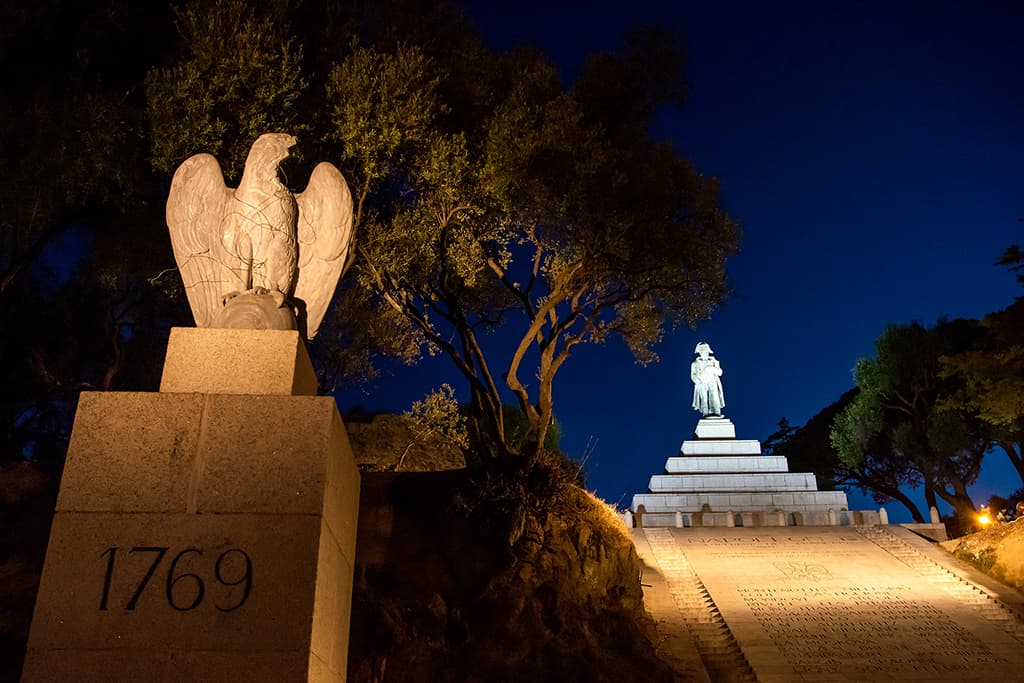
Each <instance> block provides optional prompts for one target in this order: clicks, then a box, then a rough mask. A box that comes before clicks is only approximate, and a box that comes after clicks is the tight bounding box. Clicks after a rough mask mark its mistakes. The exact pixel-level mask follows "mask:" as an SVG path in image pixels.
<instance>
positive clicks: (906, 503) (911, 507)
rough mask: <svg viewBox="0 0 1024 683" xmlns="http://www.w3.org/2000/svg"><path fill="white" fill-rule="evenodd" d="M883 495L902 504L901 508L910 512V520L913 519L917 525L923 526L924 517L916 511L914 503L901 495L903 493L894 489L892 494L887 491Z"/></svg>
mask: <svg viewBox="0 0 1024 683" xmlns="http://www.w3.org/2000/svg"><path fill="white" fill-rule="evenodd" d="M885 494H886V495H887V496H889V497H890V498H892V499H893V500H898V501H899V502H901V503H903V506H904V507H906V508H907V509H908V510H910V517H911V519H913V520H914V521H915V522H917V523H918V524H924V515H922V514H921V511H920V510H919V509H918V507H917V505H916V504H915V503H914V501H912V500H910V497H909V496H907V495H906V494H905V493H903V491H900V490H899V489H896V490H895V491H892V492H889V491H887V492H885Z"/></svg>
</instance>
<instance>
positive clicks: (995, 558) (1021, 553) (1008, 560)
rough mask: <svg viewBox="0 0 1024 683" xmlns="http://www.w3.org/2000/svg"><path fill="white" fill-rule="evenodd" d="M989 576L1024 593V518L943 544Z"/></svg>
mask: <svg viewBox="0 0 1024 683" xmlns="http://www.w3.org/2000/svg"><path fill="white" fill-rule="evenodd" d="M942 547H943V548H945V549H946V550H948V551H949V552H951V553H953V554H954V555H955V556H956V557H958V558H960V559H961V560H964V561H965V562H969V563H970V564H972V565H974V566H975V567H977V568H978V569H980V570H981V571H983V572H985V573H986V574H988V575H989V576H991V577H993V578H995V579H998V580H999V581H1002V582H1003V583H1005V584H1007V585H1009V586H1013V587H1014V588H1016V589H1017V590H1024V518H1021V519H1019V520H1018V521H1016V522H1010V523H1009V524H999V525H997V526H993V527H990V528H988V529H985V530H983V531H978V532H976V533H973V534H969V535H967V536H961V537H960V538H955V539H953V540H952V541H946V542H944V543H942Z"/></svg>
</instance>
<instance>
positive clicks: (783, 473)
mask: <svg viewBox="0 0 1024 683" xmlns="http://www.w3.org/2000/svg"><path fill="white" fill-rule="evenodd" d="M695 437H696V438H695V439H694V440H689V441H684V442H683V445H682V447H681V448H680V449H679V450H680V455H679V456H677V457H670V458H669V459H668V461H667V462H666V463H665V472H664V473H663V474H655V475H654V476H652V477H651V483H650V485H649V492H648V493H639V494H637V495H635V496H633V505H632V510H633V513H634V514H635V515H636V517H637V522H638V525H642V526H644V527H666V526H672V527H678V526H789V525H834V524H852V523H855V522H856V523H863V522H862V521H860V520H854V519H853V514H852V513H850V512H849V507H848V504H847V501H846V493H845V492H844V491H819V490H818V483H817V480H816V479H815V476H814V475H813V474H812V473H810V472H800V473H793V472H790V471H789V462H788V461H787V459H786V457H785V456H782V455H762V454H761V443H760V442H759V441H755V440H740V439H737V438H736V427H735V426H734V425H733V423H732V421H730V420H728V419H727V418H724V417H718V416H714V417H705V418H703V419H701V420H700V421H699V422H698V423H697V430H696V434H695Z"/></svg>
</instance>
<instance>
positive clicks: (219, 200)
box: [167, 133, 353, 339]
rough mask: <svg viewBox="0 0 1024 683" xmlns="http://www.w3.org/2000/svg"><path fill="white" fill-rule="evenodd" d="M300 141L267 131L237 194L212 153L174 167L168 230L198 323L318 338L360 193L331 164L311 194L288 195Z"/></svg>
mask: <svg viewBox="0 0 1024 683" xmlns="http://www.w3.org/2000/svg"><path fill="white" fill-rule="evenodd" d="M294 145H295V138H294V137H292V136H291V135H286V134H283V133H267V134H265V135H261V136H260V137H259V139H257V140H256V142H254V143H253V145H252V148H251V149H250V150H249V156H248V157H247V158H246V160H245V170H244V172H243V173H242V180H241V182H239V184H238V187H237V188H236V189H232V188H230V187H228V186H227V185H225V184H224V175H223V173H222V172H221V168H220V165H219V164H218V163H217V160H216V159H215V158H214V157H213V156H212V155H210V154H196V155H194V156H192V157H189V158H188V159H186V160H185V162H184V163H183V164H182V165H181V166H179V167H178V170H177V171H175V173H174V179H173V180H172V182H171V191H170V194H169V196H168V198H167V227H168V229H169V230H170V233H171V244H172V246H173V247H174V259H175V261H176V262H177V263H178V268H179V270H180V271H181V279H182V281H183V282H184V283H185V292H186V293H187V294H188V302H189V305H190V306H191V307H192V315H193V316H194V317H195V319H196V325H197V326H198V327H234V328H254V329H292V330H294V329H298V330H299V331H300V332H301V333H302V334H303V335H304V336H305V337H306V338H307V339H312V338H313V337H315V336H316V333H317V331H318V329H319V328H320V322H321V321H322V320H323V317H324V314H325V313H326V312H327V306H328V304H330V302H331V297H332V296H333V295H334V289H335V287H336V286H337V284H338V278H339V277H340V276H341V273H342V271H343V269H344V267H345V263H346V261H347V260H348V255H349V249H350V245H351V242H352V237H353V233H352V194H351V193H350V192H349V189H348V184H347V183H346V182H345V179H344V177H342V175H341V173H340V172H339V171H338V169H337V168H335V167H334V166H333V165H331V164H329V163H327V162H321V163H320V164H318V165H317V166H316V168H314V169H313V173H312V175H311V176H310V178H309V185H308V186H307V187H306V190H305V191H304V192H301V193H299V194H295V195H293V194H292V193H291V192H289V191H288V188H286V187H285V186H284V184H283V183H282V182H281V181H280V179H279V178H278V175H277V173H278V166H279V165H280V164H281V162H282V161H284V160H285V159H287V158H288V156H289V152H288V150H289V149H290V148H291V147H293V146H294Z"/></svg>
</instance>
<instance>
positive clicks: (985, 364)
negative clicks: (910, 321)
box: [941, 245, 1024, 482]
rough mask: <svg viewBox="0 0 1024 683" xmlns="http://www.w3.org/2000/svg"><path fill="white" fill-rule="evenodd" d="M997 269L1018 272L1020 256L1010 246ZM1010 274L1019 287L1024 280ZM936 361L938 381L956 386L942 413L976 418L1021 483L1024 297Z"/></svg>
mask: <svg viewBox="0 0 1024 683" xmlns="http://www.w3.org/2000/svg"><path fill="white" fill-rule="evenodd" d="M997 264H998V265H1004V266H1009V267H1010V269H1011V270H1013V271H1019V270H1020V269H1021V267H1022V266H1024V254H1022V252H1021V251H1020V247H1018V246H1016V245H1014V246H1012V247H1010V248H1008V249H1007V250H1006V252H1005V253H1004V254H1003V256H1002V258H1000V259H999V261H997ZM1016 275H1017V280H1018V282H1020V283H1021V284H1022V285H1024V276H1022V274H1021V273H1020V272H1017V273H1016ZM941 361H942V375H943V377H945V378H947V379H949V380H951V381H955V382H956V383H957V390H956V391H955V392H954V393H953V394H952V395H951V396H949V397H948V398H947V399H946V400H945V402H944V404H943V406H944V408H945V409H946V410H949V411H962V412H968V413H970V414H971V415H974V416H976V417H977V418H978V419H980V420H981V421H982V423H983V424H984V426H985V431H986V435H987V436H988V438H989V439H990V440H991V441H992V442H993V443H995V444H997V445H998V446H999V448H1000V449H1001V450H1002V451H1003V452H1004V453H1005V454H1006V456H1007V457H1008V458H1009V460H1010V462H1011V463H1012V464H1013V466H1014V468H1015V469H1016V470H1017V474H1018V475H1019V476H1020V478H1021V481H1022V482H1024V297H1017V299H1016V301H1014V303H1012V304H1011V305H1009V306H1007V307H1006V308H1005V309H1003V310H1001V311H996V312H994V313H989V314H988V315H986V316H985V317H984V318H982V320H981V325H980V337H979V339H978V341H977V342H976V343H975V344H974V345H973V346H972V347H971V348H969V349H967V350H964V351H961V352H959V353H954V354H950V355H947V356H944V357H943V358H942V359H941Z"/></svg>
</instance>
